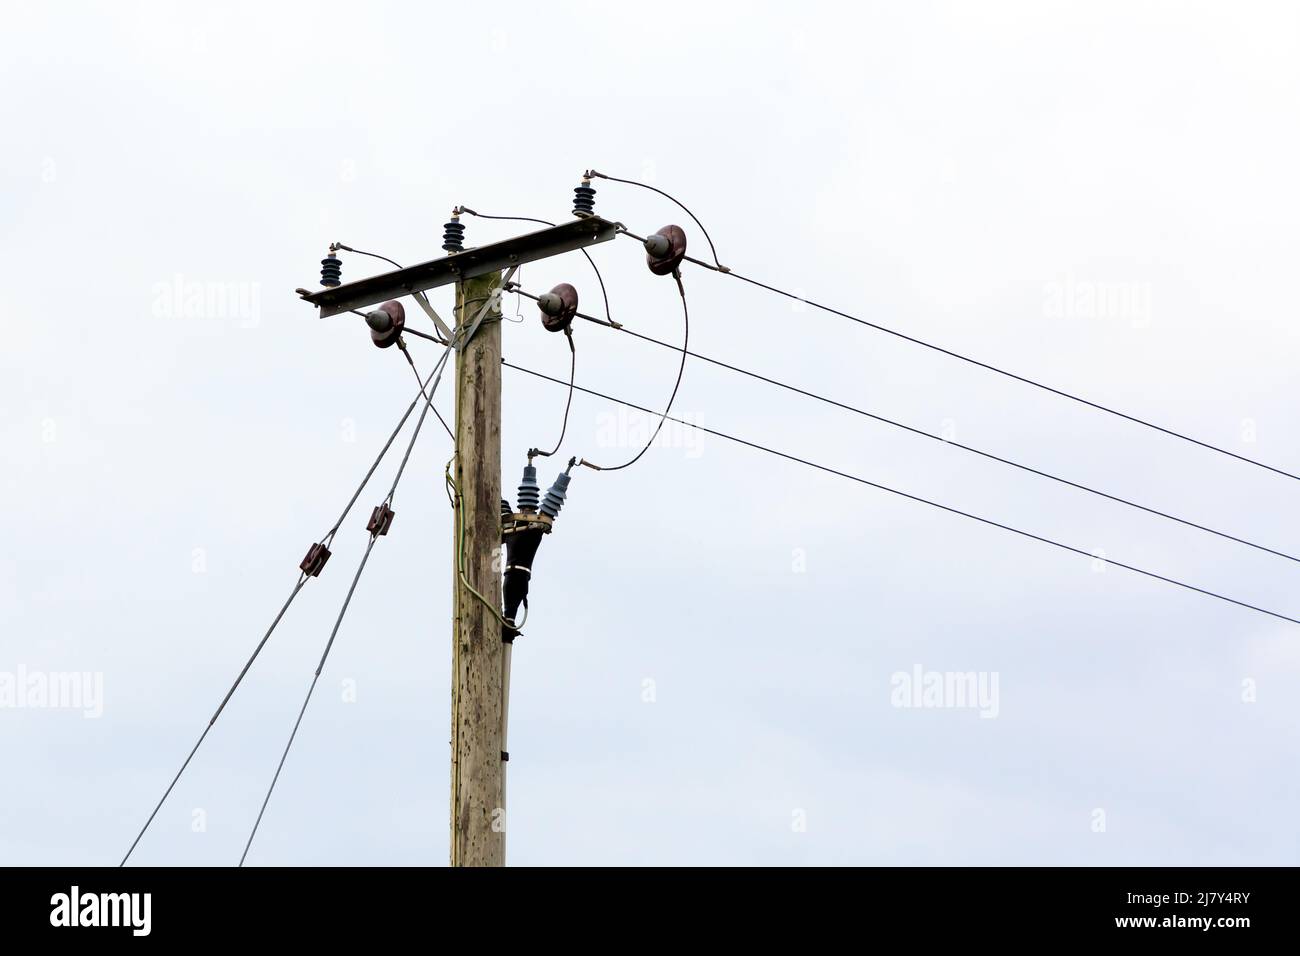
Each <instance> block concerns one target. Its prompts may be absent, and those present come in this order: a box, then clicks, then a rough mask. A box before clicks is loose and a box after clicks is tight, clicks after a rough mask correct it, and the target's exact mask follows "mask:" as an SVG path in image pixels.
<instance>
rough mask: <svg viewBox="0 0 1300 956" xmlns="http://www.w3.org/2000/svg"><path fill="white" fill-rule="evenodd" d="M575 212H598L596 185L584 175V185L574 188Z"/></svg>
mask: <svg viewBox="0 0 1300 956" xmlns="http://www.w3.org/2000/svg"><path fill="white" fill-rule="evenodd" d="M573 214H574V215H575V216H594V215H595V214H596V187H594V186H593V185H591V180H590V179H588V178H587V177H586V176H583V177H582V185H581V186H575V187H574V189H573Z"/></svg>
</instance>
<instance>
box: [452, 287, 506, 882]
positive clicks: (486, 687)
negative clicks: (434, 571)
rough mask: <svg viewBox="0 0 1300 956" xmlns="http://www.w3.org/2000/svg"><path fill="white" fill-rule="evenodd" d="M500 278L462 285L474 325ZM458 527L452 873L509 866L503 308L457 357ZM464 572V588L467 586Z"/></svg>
mask: <svg viewBox="0 0 1300 956" xmlns="http://www.w3.org/2000/svg"><path fill="white" fill-rule="evenodd" d="M500 284H501V274H500V273H499V272H490V273H488V274H487V275H483V276H478V277H476V278H472V279H466V280H463V281H461V282H457V283H456V319H457V325H458V331H459V328H460V327H465V326H469V325H471V324H472V323H473V321H474V318H475V317H476V316H477V315H478V312H479V310H480V309H482V307H483V304H484V303H485V302H487V301H488V300H489V298H490V297H491V296H492V295H493V293H494V292H495V291H496V290H497V289H498V287H499V286H500ZM456 448H457V459H456V462H455V465H454V468H455V471H454V475H455V478H456V484H457V487H458V489H459V493H458V498H459V505H460V508H459V522H458V523H457V524H456V526H455V528H454V532H453V533H454V536H455V538H454V541H453V548H454V551H453V557H452V560H453V568H452V574H453V579H454V581H453V589H452V593H453V594H454V595H455V599H454V601H453V604H452V615H453V619H452V675H451V865H452V866H503V865H504V864H505V825H506V819H505V794H504V787H503V785H502V784H503V771H504V767H503V766H502V750H503V747H502V686H501V685H502V646H501V622H500V619H499V618H498V616H497V614H494V613H493V610H492V608H490V607H488V606H487V605H486V604H484V602H483V600H481V599H480V598H479V597H477V596H476V595H475V594H474V593H473V592H472V591H470V589H469V588H471V587H472V588H473V589H474V590H475V591H477V592H478V594H479V595H482V597H483V598H486V599H487V600H488V601H490V602H492V603H493V604H494V605H495V607H496V610H497V612H498V613H499V612H500V610H501V568H500V566H499V562H498V561H497V560H496V555H497V553H498V551H497V549H498V548H499V547H500V546H501V311H500V308H499V303H497V304H495V305H494V307H493V308H492V309H490V310H489V311H488V312H487V313H486V314H485V315H484V316H483V320H482V323H481V324H480V325H479V327H478V330H477V331H476V332H475V333H474V336H473V338H471V339H470V340H469V341H468V342H467V343H464V344H462V346H461V348H460V350H459V351H458V352H457V354H456ZM461 568H463V570H464V575H465V579H466V581H467V582H468V585H469V587H467V586H466V583H465V581H462V580H461V576H460V569H461Z"/></svg>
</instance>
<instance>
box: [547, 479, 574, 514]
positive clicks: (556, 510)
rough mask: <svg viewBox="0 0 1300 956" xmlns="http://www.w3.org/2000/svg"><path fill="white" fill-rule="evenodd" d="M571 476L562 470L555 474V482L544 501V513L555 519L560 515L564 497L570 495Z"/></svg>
mask: <svg viewBox="0 0 1300 956" xmlns="http://www.w3.org/2000/svg"><path fill="white" fill-rule="evenodd" d="M569 478H570V476H569V475H568V474H567V473H566V472H563V471H562V472H560V473H559V474H558V475H556V476H555V484H553V485H551V487H550V489H549V490H548V491H547V492H546V500H545V501H543V502H542V514H544V515H546V517H548V518H550V519H551V520H552V521H554V520H555V519H556V518H557V517H559V514H560V509H561V508H563V507H564V499H565V498H567V497H568V491H569Z"/></svg>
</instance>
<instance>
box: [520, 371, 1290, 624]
mask: <svg viewBox="0 0 1300 956" xmlns="http://www.w3.org/2000/svg"><path fill="white" fill-rule="evenodd" d="M502 364H503V365H505V366H506V367H507V368H511V369H514V370H515V371H518V372H525V373H527V374H529V375H532V376H534V377H536V378H540V379H545V380H546V381H548V382H554V383H555V384H557V385H564V384H565V383H564V382H562V381H561V380H560V379H557V378H552V377H551V376H550V375H545V374H543V373H542V372H536V371H534V370H533V369H530V368H525V367H523V366H522V365H515V364H513V363H511V362H508V361H505V360H502ZM575 387H576V388H577V390H578V391H580V392H585V393H587V394H588V395H592V396H595V397H596V398H602V399H605V400H606V401H610V402H616V403H617V404H619V405H623V406H625V407H627V408H632V409H635V410H637V411H639V412H644V413H645V414H655V413H654V412H651V411H650V410H649V409H647V408H643V407H642V406H640V405H636V404H634V403H632V402H628V401H625V400H623V399H621V398H615V397H614V396H612V395H606V394H604V393H603V392H598V391H595V390H594V389H589V388H583V387H582V386H581V385H578V386H575ZM664 417H665V418H666V419H667V420H669V421H672V422H676V423H677V424H679V425H685V426H687V427H689V428H694V429H696V430H698V431H702V432H704V433H706V434H709V435H714V436H715V437H718V438H725V439H726V440H727V441H731V442H735V443H736V444H738V445H745V446H746V447H748V448H753V449H756V450H757V451H762V452H766V453H767V454H769V455H775V456H776V457H778V458H784V459H786V460H787V461H793V462H796V463H797V464H800V465H806V466H807V467H809V468H814V469H816V470H818V471H823V472H826V473H827V474H830V475H836V476H838V477H840V478H846V479H848V480H849V481H853V482H857V483H858V484H861V485H866V486H867V487H869V488H875V489H877V490H879V491H887V492H889V493H890V494H892V495H898V496H899V497H901V498H907V499H908V500H910V501H915V502H918V503H920V504H923V505H929V506H930V507H932V508H938V509H940V510H942V511H946V512H948V513H950V514H955V515H960V516H961V517H963V518H969V519H970V520H972V521H978V522H980V523H981V524H986V525H990V526H991V527H994V528H1000V529H1002V530H1003V531H1010V532H1012V533H1013V534H1017V535H1020V536H1021V537H1024V538H1029V539H1031V540H1033V541H1038V542H1040V543H1042V544H1050V545H1051V546H1052V547H1054V548H1059V549H1061V550H1063V551H1068V552H1070V553H1071V554H1077V555H1081V556H1082V557H1085V558H1090V559H1094V560H1095V559H1096V556H1095V555H1093V554H1092V553H1090V552H1088V551H1084V550H1083V549H1082V548H1076V547H1074V546H1073V545H1069V544H1065V543H1063V542H1060V541H1056V540H1053V539H1052V538H1046V537H1043V536H1042V535H1037V534H1034V533H1033V532H1030V531H1023V530H1021V529H1020V528H1015V527H1012V526H1011V525H1008V524H1003V523H1001V522H999V521H994V520H993V519H992V518H985V517H982V516H980V515H977V514H973V513H971V512H969V511H962V510H961V509H959V508H954V507H952V506H951V505H945V504H942V503H940V502H938V501H932V500H931V499H929V498H922V497H920V496H919V495H913V494H910V493H909V492H906V491H900V490H899V489H897V488H891V487H890V486H888V485H882V484H880V483H878V482H874V481H870V480H868V479H866V478H863V477H861V476H859V475H853V474H850V473H848V472H845V471H840V470H838V469H835V468H831V467H830V466H829V465H822V464H818V463H817V462H814V461H810V460H808V459H807V458H800V457H799V456H797V455H792V454H790V453H789V452H783V451H779V450H777V449H775V448H771V447H769V446H767V445H761V444H759V443H757V442H752V441H748V440H747V439H744V438H738V437H737V436H735V435H729V434H727V433H726V432H720V431H717V430H716V429H712V428H706V427H704V426H703V425H697V424H695V423H693V422H688V421H684V420H682V419H680V418H673V417H671V416H668V415H665V416H664ZM1104 560H1105V562H1106V563H1107V564H1113V565H1115V566H1116V567H1118V568H1123V569H1124V570H1126V571H1132V572H1134V573H1136V574H1141V575H1143V576H1145V577H1148V578H1154V579H1155V580H1157V581H1163V582H1165V583H1166V584H1173V585H1176V586H1178V587H1180V588H1185V589H1186V590H1189V591H1195V592H1196V593H1198V594H1203V595H1205V596H1206V597H1212V598H1215V599H1217V600H1220V601H1225V602H1227V603H1228V604H1235V605H1237V606H1238V607H1244V608H1246V609H1248V610H1251V611H1256V612H1258V613H1260V614H1267V615H1268V616H1269V617H1273V618H1277V619H1278V620H1281V621H1286V622H1288V623H1290V624H1300V619H1297V618H1293V617H1288V616H1287V615H1285V614H1281V613H1279V612H1277V611H1270V610H1268V609H1267V608H1263V607H1259V606H1257V605H1254V604H1248V603H1247V602H1245V601H1239V600H1238V599H1236V598H1233V597H1228V596H1227V595H1225V594H1221V593H1219V592H1217V591H1210V590H1207V589H1205V588H1200V587H1197V586H1196V585H1194V584H1188V583H1186V582H1185V581H1179V580H1177V579H1176V578H1171V577H1166V576H1165V575H1163V574H1158V573H1156V572H1154V571H1147V570H1145V569H1143V568H1139V567H1137V566H1136V565H1132V564H1125V563H1124V562H1122V561H1115V560H1112V559H1110V558H1106V559H1104Z"/></svg>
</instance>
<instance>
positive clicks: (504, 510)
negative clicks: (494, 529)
mask: <svg viewBox="0 0 1300 956" xmlns="http://www.w3.org/2000/svg"><path fill="white" fill-rule="evenodd" d="M512 514H514V510H513V509H512V508H511V507H510V502H509V501H507V500H506V499H505V498H502V499H501V517H503V518H509V517H510V516H511V515H512Z"/></svg>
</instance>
